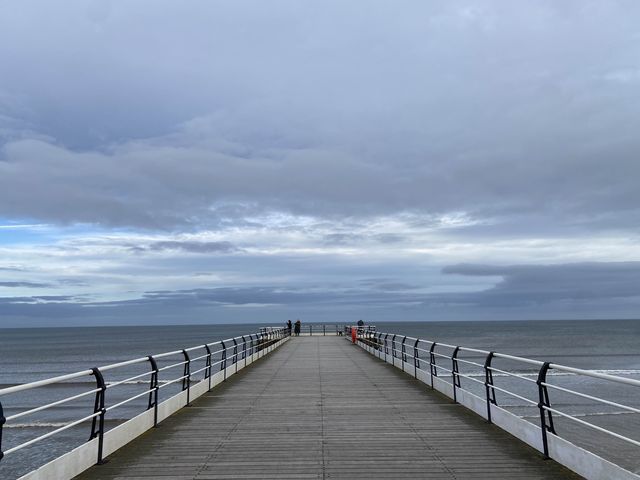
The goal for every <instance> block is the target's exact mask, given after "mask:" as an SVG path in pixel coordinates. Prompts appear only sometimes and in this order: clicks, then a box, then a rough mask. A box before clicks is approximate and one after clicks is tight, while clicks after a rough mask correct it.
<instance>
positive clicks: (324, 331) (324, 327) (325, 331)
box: [322, 323, 327, 337]
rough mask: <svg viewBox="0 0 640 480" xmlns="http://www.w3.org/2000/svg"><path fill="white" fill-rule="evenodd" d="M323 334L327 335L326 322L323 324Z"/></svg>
mask: <svg viewBox="0 0 640 480" xmlns="http://www.w3.org/2000/svg"><path fill="white" fill-rule="evenodd" d="M322 336H323V337H326V336H327V326H326V325H325V324H324V323H323V324H322Z"/></svg>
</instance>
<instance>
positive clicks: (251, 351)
mask: <svg viewBox="0 0 640 480" xmlns="http://www.w3.org/2000/svg"><path fill="white" fill-rule="evenodd" d="M249 339H250V340H251V346H250V347H249V352H250V353H249V355H250V356H253V354H254V350H255V342H254V340H253V333H252V334H251V335H249Z"/></svg>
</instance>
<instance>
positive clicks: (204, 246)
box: [142, 240, 241, 253]
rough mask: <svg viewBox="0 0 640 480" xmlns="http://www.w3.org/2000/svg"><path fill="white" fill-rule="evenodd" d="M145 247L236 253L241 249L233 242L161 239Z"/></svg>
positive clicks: (150, 248)
mask: <svg viewBox="0 0 640 480" xmlns="http://www.w3.org/2000/svg"><path fill="white" fill-rule="evenodd" d="M142 248H143V249H146V250H150V251H163V250H182V251H184V252H189V253H234V252H239V251H241V250H240V249H239V248H238V247H236V246H235V245H233V244H232V243H231V242H224V241H222V242H195V241H169V240H168V241H160V242H154V243H151V244H150V245H148V246H147V247H142Z"/></svg>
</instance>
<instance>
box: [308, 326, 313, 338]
mask: <svg viewBox="0 0 640 480" xmlns="http://www.w3.org/2000/svg"><path fill="white" fill-rule="evenodd" d="M309 336H310V337H313V325H311V324H309Z"/></svg>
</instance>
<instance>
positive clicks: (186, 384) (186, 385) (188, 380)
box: [182, 348, 191, 407]
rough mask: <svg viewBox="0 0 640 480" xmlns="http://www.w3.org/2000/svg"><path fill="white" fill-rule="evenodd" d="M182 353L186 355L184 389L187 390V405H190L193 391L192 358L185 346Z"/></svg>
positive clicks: (183, 372) (183, 374) (183, 375)
mask: <svg viewBox="0 0 640 480" xmlns="http://www.w3.org/2000/svg"><path fill="white" fill-rule="evenodd" d="M182 355H183V356H184V362H185V363H184V370H183V371H182V377H183V378H182V391H183V392H184V391H185V390H186V391H187V407H188V406H189V401H190V393H191V358H189V354H188V353H187V351H186V350H185V349H184V348H183V349H182Z"/></svg>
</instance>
